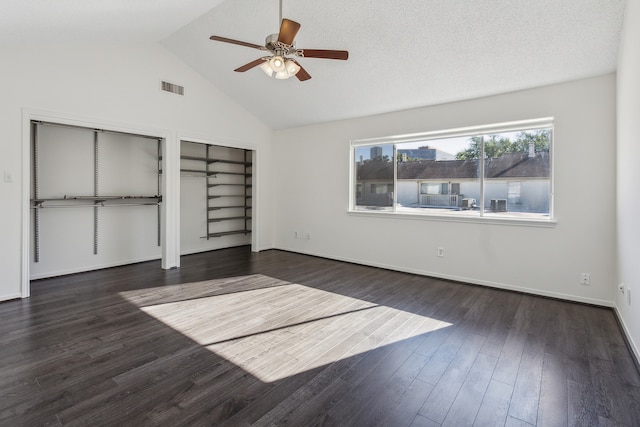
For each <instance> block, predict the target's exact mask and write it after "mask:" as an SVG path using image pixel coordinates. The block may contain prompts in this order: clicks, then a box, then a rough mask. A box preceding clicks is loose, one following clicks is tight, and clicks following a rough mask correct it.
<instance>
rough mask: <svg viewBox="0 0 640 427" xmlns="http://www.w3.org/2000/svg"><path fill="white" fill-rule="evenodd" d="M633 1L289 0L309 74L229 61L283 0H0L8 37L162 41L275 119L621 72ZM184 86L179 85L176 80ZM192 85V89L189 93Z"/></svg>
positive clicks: (269, 26)
mask: <svg viewBox="0 0 640 427" xmlns="http://www.w3.org/2000/svg"><path fill="white" fill-rule="evenodd" d="M624 5H625V0H403V1H397V2H393V1H388V0H349V1H345V0H325V1H322V2H318V1H312V0H283V15H284V17H286V18H289V19H292V20H295V21H297V22H300V23H301V24H302V28H301V30H300V32H299V33H298V36H297V38H296V45H297V47H298V48H307V49H346V50H348V51H349V53H350V57H349V60H348V61H332V60H325V59H313V58H302V59H301V60H300V62H301V64H302V65H303V66H304V67H305V69H306V70H307V71H308V72H309V73H310V74H311V75H312V77H313V78H312V79H311V80H308V81H306V82H299V81H298V80H297V79H295V78H293V79H289V80H276V79H271V78H269V77H267V76H266V75H264V73H262V71H261V70H260V69H259V68H255V69H253V70H250V71H248V72H246V73H235V72H233V69H234V68H237V67H238V66H240V65H243V64H246V63H248V62H250V61H252V60H254V59H257V58H259V57H261V56H263V52H260V51H258V50H255V49H250V48H246V47H242V46H235V45H229V44H225V43H219V42H213V41H210V40H209V36H210V35H212V34H215V35H219V36H224V37H229V38H234V39H238V40H242V41H247V42H251V43H255V44H262V43H263V42H264V38H265V37H266V36H267V35H269V34H271V33H276V32H277V31H278V28H279V22H278V0H226V1H223V0H91V1H90V0H55V1H53V0H2V12H1V13H0V43H6V42H22V41H25V42H34V41H35V42H39V43H65V42H72V41H73V42H76V41H78V40H81V41H86V42H124V43H133V42H137V43H153V42H158V41H160V42H162V43H163V44H164V45H165V46H166V47H167V48H168V49H169V50H170V51H172V52H173V53H174V54H175V55H177V56H178V57H179V58H182V60H184V61H185V62H186V63H187V64H189V65H191V66H192V67H193V68H194V69H195V70H196V71H198V72H199V73H201V74H202V75H204V76H205V77H206V78H207V79H209V80H210V81H211V82H212V83H213V84H214V85H215V86H217V87H218V88H219V89H220V90H222V91H224V92H225V93H226V94H228V95H229V96H230V97H231V98H233V99H235V100H236V101H237V102H238V103H239V104H241V105H242V106H244V107H245V108H246V109H247V110H248V111H250V112H251V113H253V114H254V115H255V116H257V117H258V118H260V119H262V120H263V121H264V122H265V123H266V124H267V125H269V126H271V127H272V128H274V129H282V128H287V127H295V126H300V125H306V124H312V123H319V122H325V121H329V120H339V119H345V118H353V117H360V116H365V115H371V114H376V113H383V112H389V111H397V110H402V109H407V108H413V107H419V106H426V105H434V104H439V103H444V102H451V101H457V100H463V99H470V98H476V97H480V96H486V95H493V94H498V93H504V92H509V91H514V90H520V89H526V88H530V87H535V86H540V85H546V84H552V83H557V82H562V81H567V80H573V79H578V78H583V77H590V76H594V75H600V74H605V73H609V72H612V71H615V68H616V62H617V50H618V41H619V35H620V30H621V27H622V20H623V12H624ZM178 83H179V82H178ZM186 93H187V94H188V88H187V92H186Z"/></svg>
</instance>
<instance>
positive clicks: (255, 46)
mask: <svg viewBox="0 0 640 427" xmlns="http://www.w3.org/2000/svg"><path fill="white" fill-rule="evenodd" d="M209 39H210V40H214V41H217V42H223V43H231V44H237V45H240V46H246V47H252V48H254V49H260V50H267V48H266V47H264V46H260V45H259V44H253V43H247V42H241V41H240V40H234V39H228V38H226V37H220V36H211V37H209Z"/></svg>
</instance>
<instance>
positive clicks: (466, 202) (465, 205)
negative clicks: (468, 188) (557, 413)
mask: <svg viewBox="0 0 640 427" xmlns="http://www.w3.org/2000/svg"><path fill="white" fill-rule="evenodd" d="M476 206H477V204H476V199H470V198H465V199H462V209H473V208H475V207H476Z"/></svg>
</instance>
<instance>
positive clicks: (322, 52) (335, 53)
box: [296, 49, 349, 61]
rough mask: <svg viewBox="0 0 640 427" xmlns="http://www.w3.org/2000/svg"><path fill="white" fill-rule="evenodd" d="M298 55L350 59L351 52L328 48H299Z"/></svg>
mask: <svg viewBox="0 0 640 427" xmlns="http://www.w3.org/2000/svg"><path fill="white" fill-rule="evenodd" d="M296 55H298V56H303V57H305V58H324V59H341V60H343V61H344V60H347V59H349V52H347V51H346V50H326V49H298V51H297V52H296Z"/></svg>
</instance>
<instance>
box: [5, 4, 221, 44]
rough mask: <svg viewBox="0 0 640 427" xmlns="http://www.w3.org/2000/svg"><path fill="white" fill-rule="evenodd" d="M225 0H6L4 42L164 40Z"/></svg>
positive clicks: (147, 41) (146, 41)
mask: <svg viewBox="0 0 640 427" xmlns="http://www.w3.org/2000/svg"><path fill="white" fill-rule="evenodd" d="M222 1H223V0H0V5H1V6H2V7H1V8H0V42H7V41H10V42H46V43H51V42H54V43H55V42H77V41H83V42H124V43H132V42H134V43H149V42H158V41H160V40H162V39H164V38H165V37H167V36H168V35H170V34H172V33H173V32H175V31H176V30H178V29H179V28H181V27H182V26H184V25H186V24H188V23H189V22H191V21H193V20H194V19H196V18H197V17H198V16H200V15H202V14H203V13H205V12H208V11H209V10H211V9H212V8H214V7H215V6H217V5H218V4H219V3H221V2H222Z"/></svg>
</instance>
